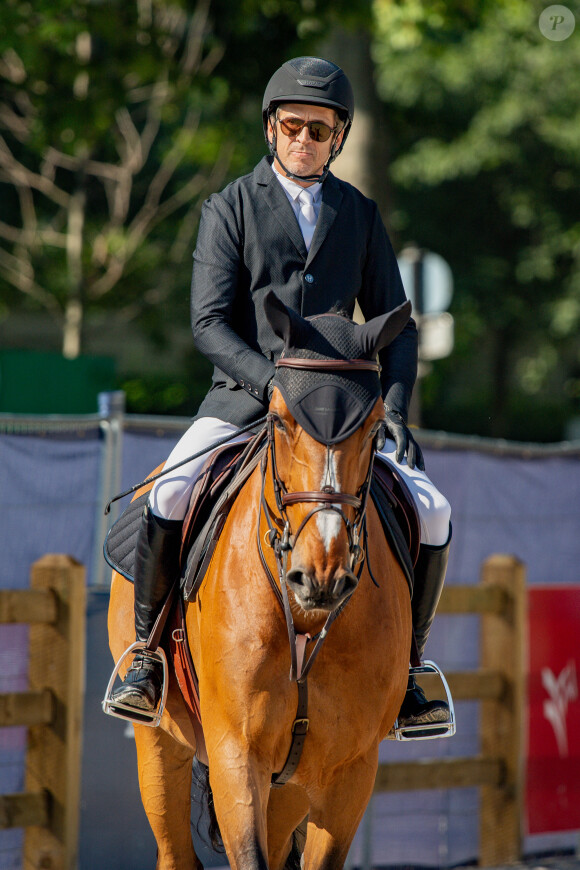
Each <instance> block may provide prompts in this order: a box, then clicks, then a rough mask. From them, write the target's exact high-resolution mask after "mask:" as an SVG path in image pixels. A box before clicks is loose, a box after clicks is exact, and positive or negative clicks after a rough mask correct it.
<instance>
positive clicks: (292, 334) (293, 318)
mask: <svg viewBox="0 0 580 870" xmlns="http://www.w3.org/2000/svg"><path fill="white" fill-rule="evenodd" d="M264 311H265V312H266V317H267V318H268V321H269V323H270V326H271V327H272V329H273V330H274V332H275V333H276V335H277V336H278V337H279V338H281V339H283V341H284V345H285V346H286V347H300V346H301V338H302V337H303V336H304V334H305V332H306V331H307V329H308V323H307V322H306V320H304V318H303V317H301V316H300V315H299V314H296V312H295V311H291V310H290V309H289V308H286V306H285V305H284V303H283V302H282V300H281V299H278V297H277V296H276V294H275V293H274V291H273V290H270V291H268V293H267V294H266V297H265V298H264Z"/></svg>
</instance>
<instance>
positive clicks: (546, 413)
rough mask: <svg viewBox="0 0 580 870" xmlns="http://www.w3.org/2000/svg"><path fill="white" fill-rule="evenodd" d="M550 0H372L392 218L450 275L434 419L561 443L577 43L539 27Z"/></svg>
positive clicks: (573, 274) (579, 400)
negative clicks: (450, 327) (449, 324)
mask: <svg viewBox="0 0 580 870" xmlns="http://www.w3.org/2000/svg"><path fill="white" fill-rule="evenodd" d="M544 5H545V4H539V3H537V2H529V0H509V2H508V0H504V2H491V0H487V2H485V0H483V2H475V0H473V2H472V0H468V2H451V3H443V2H429V0H425V2H419V0H415V2H412V3H398V2H391V0H375V3H374V11H375V17H376V38H375V43H374V58H375V61H376V64H377V70H378V79H377V81H378V89H379V93H380V95H381V97H382V99H383V100H384V101H385V111H386V114H387V118H388V123H389V132H390V142H389V148H390V153H391V163H390V174H391V178H392V181H393V184H394V191H395V193H394V196H395V202H396V209H395V211H394V213H393V214H392V216H391V220H392V225H393V226H394V228H395V230H396V233H397V235H398V239H399V241H400V242H401V243H403V242H405V241H414V242H415V243H417V244H419V245H420V246H424V247H426V248H430V249H431V250H434V251H437V252H438V253H440V254H442V255H443V256H444V257H445V258H446V259H447V260H448V262H449V263H450V264H451V266H452V269H453V272H454V276H455V288H456V289H455V298H454V302H453V307H452V311H453V313H454V315H455V318H456V336H457V341H456V349H455V352H454V354H453V356H452V357H451V358H450V359H449V360H445V361H441V362H439V363H437V364H436V366H435V371H434V373H433V374H432V375H431V376H430V377H429V378H427V379H426V380H425V383H424V422H425V423H426V424H427V425H432V426H434V427H442V428H453V429H456V430H457V431H467V432H479V433H480V434H488V435H495V436H504V437H512V438H513V437H516V438H520V439H522V440H534V439H539V440H551V439H554V440H555V439H558V438H560V437H561V436H562V434H563V424H564V422H565V419H566V418H567V417H569V416H570V415H572V414H574V413H578V410H579V408H580V356H579V351H578V342H577V337H576V336H577V332H578V326H579V325H580V219H579V215H580V202H579V195H578V184H577V179H578V170H579V168H580V166H579V164H580V152H579V150H578V142H579V141H580V41H579V39H578V27H577V28H576V32H575V33H574V34H573V35H572V37H571V38H569V39H567V40H565V41H560V42H556V41H551V40H549V39H547V38H546V37H545V36H543V35H542V33H541V32H540V29H539V27H538V17H539V15H540V13H541V11H542V10H543V8H544ZM573 8H574V10H575V11H576V13H578V9H577V7H576V4H574V5H573ZM576 19H577V21H578V14H576Z"/></svg>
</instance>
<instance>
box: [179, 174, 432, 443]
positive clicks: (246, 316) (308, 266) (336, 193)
mask: <svg viewBox="0 0 580 870" xmlns="http://www.w3.org/2000/svg"><path fill="white" fill-rule="evenodd" d="M193 257H194V264H193V277H192V283H191V319H192V328H193V336H194V341H195V344H196V346H197V348H198V349H199V350H200V351H201V353H202V354H204V356H206V357H207V358H208V359H209V360H210V361H211V362H212V363H213V364H214V366H215V368H214V374H213V383H212V387H211V389H210V391H209V393H208V394H207V396H206V397H205V399H204V400H203V402H202V404H201V407H200V408H199V411H198V414H197V417H208V416H209V417H218V418H219V419H221V420H226V421H228V422H230V423H233V424H234V425H236V426H243V425H245V424H247V423H251V422H252V420H254V419H258V418H259V417H261V416H263V415H264V414H265V412H266V407H267V385H268V381H269V380H270V378H271V377H272V375H273V374H274V361H275V360H276V359H277V358H278V357H279V355H280V353H281V352H282V342H281V340H280V339H279V338H278V337H277V336H276V335H275V333H274V332H273V330H272V328H271V327H270V324H269V323H268V321H267V319H266V316H265V313H264V309H263V300H264V297H265V295H266V293H267V292H268V291H269V290H273V291H274V292H275V293H276V294H277V295H278V296H279V297H280V299H281V300H282V301H283V302H284V303H285V305H287V306H288V307H289V308H291V309H293V310H294V311H297V312H298V313H300V314H301V315H302V316H303V317H308V316H309V315H312V314H322V313H324V312H325V311H328V310H329V309H330V308H331V307H332V306H333V305H335V304H336V303H339V304H340V305H341V307H342V308H344V309H346V310H347V311H348V313H349V314H350V315H351V316H352V313H353V310H354V304H355V300H356V299H358V302H359V305H360V307H361V310H362V312H363V314H364V316H365V319H367V320H369V319H370V318H372V317H376V316H377V315H379V314H384V313H385V312H387V311H390V310H391V309H392V308H395V307H396V306H397V305H400V304H401V303H402V302H404V301H405V292H404V290H403V284H402V282H401V277H400V274H399V269H398V266H397V261H396V258H395V255H394V252H393V248H392V246H391V243H390V240H389V238H388V236H387V233H386V230H385V227H384V225H383V222H382V220H381V217H380V215H379V212H378V209H377V206H376V203H374V202H373V201H372V200H370V199H367V198H366V197H365V196H363V195H362V193H360V191H358V190H357V189H356V188H355V187H353V186H352V185H351V184H347V183H346V182H344V181H340V180H339V179H338V178H336V177H335V176H334V175H332V174H331V173H329V175H328V176H327V178H326V181H325V182H324V183H323V186H322V203H321V208H320V214H319V217H318V221H317V224H316V230H315V232H314V237H313V239H312V244H311V247H310V251H309V252H308V253H307V251H306V247H305V245H304V240H303V238H302V233H301V231H300V227H299V226H298V221H297V220H296V216H295V214H294V211H293V209H292V206H291V205H290V202H289V201H288V197H287V196H286V193H285V192H284V190H283V188H282V186H281V184H280V183H279V181H278V179H277V178H276V176H275V175H274V172H273V171H272V168H271V158H267V157H265V158H264V159H263V160H262V161H261V162H260V163H259V164H258V166H257V167H256V168H255V169H254V171H253V172H252V173H250V174H249V175H246V176H244V177H242V178H239V179H237V180H236V181H234V182H232V183H231V184H229V185H228V186H227V187H226V188H225V189H224V190H223V191H222V192H221V193H216V194H212V196H210V197H209V199H208V200H207V201H206V202H205V203H204V205H203V209H202V215H201V221H200V227H199V233H198V238H197V245H196V248H195V252H194V255H193ZM379 360H380V362H381V365H382V367H383V371H382V374H381V382H382V388H383V396H385V397H386V396H387V393H388V392H389V390H390V389H391V388H393V387H395V389H394V393H397V392H400V389H401V386H402V388H403V389H404V392H405V394H406V396H407V397H410V394H411V391H412V389H413V384H414V383H415V378H416V375H417V330H416V327H415V323H414V321H413V320H412V319H411V320H409V323H408V324H407V326H406V327H405V329H404V330H403V332H402V333H401V334H400V335H399V336H398V338H396V339H395V341H394V342H393V343H392V344H391V345H390V346H389V347H388V348H385V350H383V351H381V353H380V355H379ZM396 385H399V386H398V387H397V386H396Z"/></svg>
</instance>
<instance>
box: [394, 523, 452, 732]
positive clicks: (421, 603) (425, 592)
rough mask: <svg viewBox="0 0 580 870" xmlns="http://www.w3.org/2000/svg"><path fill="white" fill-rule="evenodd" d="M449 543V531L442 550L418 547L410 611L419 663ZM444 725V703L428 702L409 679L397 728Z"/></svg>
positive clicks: (447, 712)
mask: <svg viewBox="0 0 580 870" xmlns="http://www.w3.org/2000/svg"><path fill="white" fill-rule="evenodd" d="M450 542H451V529H450V530H449V537H448V539H447V543H446V544H443V546H441V547H431V546H429V545H427V544H421V546H420V548H419V558H418V559H417V564H416V565H415V582H414V586H413V599H412V601H411V611H412V614H413V629H414V631H415V639H416V641H417V648H418V650H419V658H421V659H422V658H423V650H424V649H425V644H426V643H427V638H428V637H429V631H430V630H431V625H432V623H433V619H434V617H435V611H436V610H437V604H438V603H439V598H440V596H441V590H442V589H443V583H444V582H445V573H446V571H447V562H448V559H449V545H450ZM447 721H449V706H448V705H447V703H446V702H445V701H428V700H427V698H426V697H425V693H424V692H423V689H422V688H421V687H420V686H418V685H417V683H416V682H415V678H414V677H412V676H410V677H409V682H408V684H407V693H406V695H405V697H404V699H403V703H402V705H401V710H400V712H399V725H406V726H409V725H430V724H432V723H434V722H447Z"/></svg>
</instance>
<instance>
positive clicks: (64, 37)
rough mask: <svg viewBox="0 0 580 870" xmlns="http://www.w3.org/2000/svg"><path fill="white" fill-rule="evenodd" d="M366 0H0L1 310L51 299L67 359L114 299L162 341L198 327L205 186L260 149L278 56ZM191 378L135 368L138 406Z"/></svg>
mask: <svg viewBox="0 0 580 870" xmlns="http://www.w3.org/2000/svg"><path fill="white" fill-rule="evenodd" d="M357 5H360V7H361V8H362V9H363V12H364V11H366V4H365V3H361V4H354V6H352V4H350V5H349V4H347V3H346V2H345V0H339V2H333V3H332V2H330V0H319V2H318V3H314V2H312V3H309V2H306V0H305V2H304V3H296V2H294V0H240V2H237V3H235V4H233V3H231V0H106V2H99V0H97V2H94V0H50V2H48V0H38V2H34V3H28V2H21V0H5V2H4V4H3V10H2V15H1V16H0V203H1V206H0V209H1V210H0V298H1V300H2V301H1V302H0V317H2V314H3V312H4V314H6V312H12V311H14V310H15V309H21V310H23V311H26V312H33V311H44V312H46V316H47V317H48V316H50V317H51V318H52V320H53V321H54V322H56V323H57V324H58V328H59V329H60V331H61V335H62V342H61V348H62V352H63V353H64V354H65V356H67V357H71V358H74V357H75V356H77V355H78V354H80V353H81V352H82V351H83V326H84V324H85V323H87V321H90V320H91V318H93V322H94V317H95V316H100V317H101V318H102V314H103V312H109V314H110V316H114V317H115V319H116V322H124V323H127V324H129V323H138V324H139V328H140V329H141V330H142V331H144V332H145V333H147V334H148V335H149V336H150V337H152V338H154V339H155V340H156V341H157V344H158V346H159V347H163V342H167V341H171V340H172V338H173V335H174V334H175V330H176V329H181V330H186V331H187V330H188V320H189V317H188V299H187V290H186V288H187V285H188V281H189V277H190V273H191V250H192V248H193V245H194V239H195V233H196V230H197V222H198V216H199V211H200V208H201V203H202V202H203V200H204V199H205V198H206V197H207V196H208V195H209V194H210V193H211V192H212V191H214V190H216V189H219V188H220V187H221V186H223V184H224V183H225V181H227V180H228V178H230V177H232V176H235V175H237V174H240V173H241V172H243V171H249V170H250V169H251V167H252V165H253V164H254V162H255V161H256V159H258V158H259V156H260V153H263V151H264V143H263V136H262V131H261V125H260V107H261V95H262V92H263V88H264V85H265V82H266V81H267V79H268V77H269V75H270V74H271V73H272V71H273V70H274V69H275V68H276V67H277V66H278V65H279V64H280V63H281V62H282V61H283V60H284V59H286V58H288V57H291V56H292V55H293V54H299V53H307V52H308V51H310V50H311V47H312V46H313V44H314V41H315V40H316V39H318V37H319V36H320V35H321V34H323V33H324V32H325V28H326V27H327V25H328V23H329V22H330V21H332V20H334V19H335V18H337V17H339V16H342V17H346V18H348V19H350V18H353V16H355V17H356V8H357ZM351 6H352V8H351ZM353 9H354V12H353ZM353 20H354V19H353ZM192 365H193V366H194V367H195V366H199V360H198V358H197V357H196V355H195V353H189V354H185V356H184V359H183V366H184V369H188V370H189V371H190V372H191V367H192ZM205 371H206V370H205V369H204V372H205ZM204 378H205V374H204ZM191 380H192V379H191V377H188V375H187V374H186V372H185V371H184V372H183V375H182V382H183V384H186V386H183V384H182V387H181V388H180V389H176V388H175V384H174V383H173V381H174V376H173V375H168V374H167V373H165V374H163V373H160V374H159V377H158V378H157V379H154V380H153V381H149V382H147V383H145V382H144V380H143V377H142V376H141V374H135V376H134V377H130V378H129V380H128V381H127V386H128V388H129V390H130V392H131V396H132V397H133V398H134V400H135V402H134V406H132V407H133V409H134V410H140V411H153V410H155V409H156V410H158V411H171V410H173V411H178V412H179V411H181V412H184V411H185V410H186V406H184V405H183V402H182V401H181V400H179V395H180V396H181V397H182V398H183V395H184V391H185V392H186V393H187V392H191V389H190V383H191ZM188 382H189V383H188ZM200 389H201V390H202V392H203V389H204V387H203V386H202V387H201V388H200ZM198 392H199V391H198ZM199 397H200V396H199V395H197V396H196V398H197V399H199ZM130 399H131V397H130ZM187 410H191V408H190V407H188V408H187Z"/></svg>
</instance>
